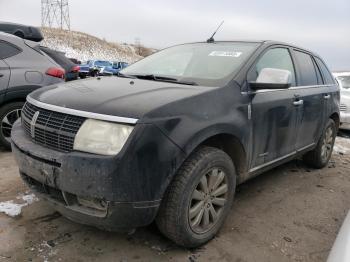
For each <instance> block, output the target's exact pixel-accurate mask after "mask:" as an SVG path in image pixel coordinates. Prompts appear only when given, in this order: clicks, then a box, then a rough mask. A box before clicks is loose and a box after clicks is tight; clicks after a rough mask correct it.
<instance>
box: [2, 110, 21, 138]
mask: <svg viewBox="0 0 350 262" xmlns="http://www.w3.org/2000/svg"><path fill="white" fill-rule="evenodd" d="M21 111H22V110H21V109H14V110H12V111H10V112H8V113H7V114H6V115H5V116H4V117H3V118H2V119H1V126H0V131H1V134H2V136H3V137H4V138H5V139H6V140H7V141H8V142H11V130H12V126H13V124H14V123H15V122H16V121H17V119H19V118H20V117H21Z"/></svg>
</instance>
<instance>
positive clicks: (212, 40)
mask: <svg viewBox="0 0 350 262" xmlns="http://www.w3.org/2000/svg"><path fill="white" fill-rule="evenodd" d="M224 22H225V21H224V20H223V21H222V22H221V24H220V25H219V26H218V28H217V29H216V30H215V32H214V34H213V35H212V36H211V37H210V38H209V39H208V40H207V43H214V42H215V40H214V36H215V34H216V32H217V31H219V29H220V27H221V26H222V24H223V23H224Z"/></svg>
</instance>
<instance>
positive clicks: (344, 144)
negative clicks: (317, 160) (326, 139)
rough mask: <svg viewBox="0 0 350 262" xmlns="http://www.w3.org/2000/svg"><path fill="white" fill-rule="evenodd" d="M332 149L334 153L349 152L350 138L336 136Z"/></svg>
mask: <svg viewBox="0 0 350 262" xmlns="http://www.w3.org/2000/svg"><path fill="white" fill-rule="evenodd" d="M333 150H334V152H336V153H341V154H350V139H349V138H343V137H337V139H336V140H335V145H334V148H333Z"/></svg>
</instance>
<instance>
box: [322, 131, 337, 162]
mask: <svg viewBox="0 0 350 262" xmlns="http://www.w3.org/2000/svg"><path fill="white" fill-rule="evenodd" d="M333 135H334V134H333V128H332V127H331V126H330V127H328V128H327V130H326V134H325V136H324V138H323V144H322V149H321V157H322V159H323V160H324V161H326V160H327V159H328V158H329V156H330V154H331V153H332V146H333Z"/></svg>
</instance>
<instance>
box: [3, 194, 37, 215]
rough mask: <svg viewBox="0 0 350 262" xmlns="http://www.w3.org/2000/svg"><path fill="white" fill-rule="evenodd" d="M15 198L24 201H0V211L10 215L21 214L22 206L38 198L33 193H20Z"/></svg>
mask: <svg viewBox="0 0 350 262" xmlns="http://www.w3.org/2000/svg"><path fill="white" fill-rule="evenodd" d="M17 199H20V200H23V201H24V203H20V204H18V203H15V202H14V201H13V200H9V201H5V202H0V213H5V214H6V215H8V216H10V217H16V216H18V215H20V214H21V212H22V208H23V207H25V206H28V205H30V204H33V203H34V202H35V201H38V200H39V199H38V198H37V197H36V196H35V195H34V194H29V195H21V196H18V197H17Z"/></svg>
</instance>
